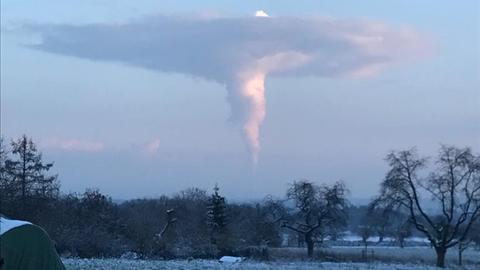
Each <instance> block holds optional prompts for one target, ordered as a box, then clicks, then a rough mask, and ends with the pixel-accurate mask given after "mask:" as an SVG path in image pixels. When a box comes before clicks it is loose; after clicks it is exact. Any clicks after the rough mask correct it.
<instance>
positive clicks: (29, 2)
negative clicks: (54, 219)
mask: <svg viewBox="0 0 480 270" xmlns="http://www.w3.org/2000/svg"><path fill="white" fill-rule="evenodd" d="M257 11H262V12H257ZM256 12H257V15H267V14H268V17H265V16H262V17H255V14H256ZM372 37H373V39H372ZM479 39H480V3H479V2H478V1H462V2H452V1H306V0H305V1H281V0H275V1H193V0H192V1H189V0H186V1H147V0H140V1H126V0H125V1H106V0H103V1H64V0H62V1H60V0H51V1H42V2H39V1H33V0H4V1H2V2H1V134H2V135H3V136H4V137H5V138H7V139H10V138H16V137H18V136H20V135H21V134H27V135H28V136H30V137H32V138H33V140H34V141H35V142H37V144H38V145H39V148H40V149H41V151H42V152H43V155H44V159H45V160H46V161H54V162H55V166H54V169H53V170H54V173H58V174H59V179H60V181H61V183H62V191H64V192H82V191H83V190H84V189H85V188H89V187H96V188H99V189H100V190H101V191H102V192H104V193H107V194H109V195H111V196H112V197H113V198H117V199H128V198H135V197H154V196H158V195H161V194H174V193H175V192H178V191H180V190H182V189H184V188H187V187H192V186H196V187H200V188H203V189H207V190H211V189H212V188H213V186H214V185H215V184H216V183H217V184H218V185H219V186H220V188H221V190H222V192H223V193H224V194H225V195H226V196H227V197H228V198H232V199H258V198H262V197H264V196H265V195H267V194H272V195H274V196H283V195H284V194H285V190H286V189H287V186H288V183H290V182H292V181H294V180H298V179H309V180H311V181H314V182H316V183H332V182H334V181H337V180H342V181H344V182H345V183H346V185H347V187H348V188H349V189H350V192H351V197H352V198H356V199H361V198H370V197H372V196H374V195H375V194H376V193H377V191H378V188H379V183H380V182H381V180H382V178H383V176H384V175H385V173H386V171H387V169H388V167H387V165H386V163H385V161H384V160H383V158H384V157H385V155H386V154H387V153H388V151H390V150H400V149H407V148H410V147H414V146H416V147H417V149H418V151H419V152H420V153H422V154H424V155H435V154H436V152H437V150H438V148H439V146H440V144H449V145H456V146H471V147H472V148H473V149H474V151H475V152H477V153H478V152H479V151H480V124H479V123H480V90H479V89H480V40H479ZM249 91H250V92H249ZM251 91H253V92H251ZM258 93H261V95H259V94H258Z"/></svg>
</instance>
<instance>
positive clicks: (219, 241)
mask: <svg viewBox="0 0 480 270" xmlns="http://www.w3.org/2000/svg"><path fill="white" fill-rule="evenodd" d="M219 190H220V189H219V188H218V185H215V187H214V188H213V191H214V192H213V194H212V196H211V197H210V198H209V204H208V208H207V209H208V210H207V225H208V228H209V230H210V239H211V241H212V244H214V245H215V246H216V247H217V248H218V250H219V251H220V253H228V252H229V251H230V250H229V246H230V245H229V242H230V241H229V238H228V228H227V216H226V203H225V197H223V196H221V195H220V194H219Z"/></svg>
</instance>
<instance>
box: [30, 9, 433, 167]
mask: <svg viewBox="0 0 480 270" xmlns="http://www.w3.org/2000/svg"><path fill="white" fill-rule="evenodd" d="M33 29H34V30H36V31H37V32H40V34H41V35H42V42H41V43H40V44H37V45H33V46H32V47H34V48H37V49H40V50H44V51H48V52H52V53H57V54H64V55H71V56H77V57H82V58H88V59H92V60H102V61H115V62H122V63H125V64H128V65H134V66H140V67H143V68H148V69H153V70H158V71H162V72H176V73H183V74H190V75H193V76H196V77H202V78H204V79H207V80H213V81H216V82H219V83H221V84H223V85H226V88H227V91H228V101H229V103H230V105H231V111H232V115H231V119H232V120H233V121H234V122H235V123H238V124H239V126H240V128H241V129H242V132H243V133H244V138H245V140H246V142H247V145H248V148H249V151H250V152H251V154H252V159H253V161H254V162H255V163H256V162H257V161H258V153H259V151H260V141H259V134H260V127H261V125H262V122H263V121H264V119H265V115H266V109H265V105H266V101H265V79H266V78H267V77H268V76H323V77H337V76H364V75H372V74H375V73H376V72H379V71H380V70H382V69H383V68H385V67H387V66H390V65H392V64H396V63H399V62H403V61H405V60H408V59H415V58H417V57H418V56H422V55H423V54H424V52H425V51H426V50H425V49H426V46H425V45H427V44H428V42H426V39H425V38H424V37H423V35H421V34H420V33H418V32H417V31H415V30H413V29H411V28H408V27H400V28H396V29H395V28H391V27H389V26H387V25H385V24H382V23H378V22H368V21H364V20H362V21H355V20H333V19H325V18H318V17H316V18H306V19H300V18H290V17H270V16H268V14H267V13H266V12H264V11H257V12H256V13H255V16H252V17H244V18H209V19H206V18H185V17H169V16H156V17H151V18H147V19H143V20H139V21H135V22H129V23H125V24H115V25H107V24H90V25H83V26H69V25H47V26H45V25H43V26H34V27H33Z"/></svg>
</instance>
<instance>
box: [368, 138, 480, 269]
mask: <svg viewBox="0 0 480 270" xmlns="http://www.w3.org/2000/svg"><path fill="white" fill-rule="evenodd" d="M386 161H387V162H388V163H389V165H390V170H389V171H388V173H387V175H386V177H385V179H384V181H383V182H382V189H381V195H380V196H379V198H378V199H377V202H382V203H386V204H387V205H389V206H397V207H400V208H403V209H405V210H406V211H408V213H409V216H410V220H411V222H412V223H413V225H414V226H415V228H416V229H417V230H419V231H420V232H422V233H423V234H424V235H425V236H426V237H427V238H428V240H429V241H430V243H431V245H432V246H433V247H434V248H435V251H436V253H437V266H439V267H445V254H446V252H447V250H448V249H449V248H451V247H453V246H455V245H457V244H458V243H460V242H463V241H464V240H465V238H466V236H467V234H468V232H469V230H470V229H471V227H472V224H474V222H475V220H477V219H478V217H479V216H480V158H479V157H478V156H475V155H474V154H472V151H471V149H470V148H463V149H459V148H456V147H451V146H442V147H441V148H440V151H439V155H438V157H437V159H436V162H435V165H436V166H435V170H434V172H432V173H430V174H423V176H422V169H424V168H426V167H427V159H426V158H420V157H419V156H418V155H417V152H416V150H415V149H410V150H406V151H399V152H391V153H390V154H388V155H387V157H386ZM422 196H423V198H422ZM425 196H428V197H431V199H432V202H433V203H434V204H435V207H436V208H437V210H436V211H427V210H426V208H427V207H426V205H425V198H424V197H425ZM439 213H440V214H439Z"/></svg>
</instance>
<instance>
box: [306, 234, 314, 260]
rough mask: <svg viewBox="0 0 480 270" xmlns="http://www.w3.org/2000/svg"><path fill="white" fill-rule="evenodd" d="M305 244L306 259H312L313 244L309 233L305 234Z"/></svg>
mask: <svg viewBox="0 0 480 270" xmlns="http://www.w3.org/2000/svg"><path fill="white" fill-rule="evenodd" d="M305 242H306V243H307V254H308V257H309V258H312V257H313V246H314V244H315V243H314V242H313V239H312V236H311V235H310V234H309V233H307V234H305Z"/></svg>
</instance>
